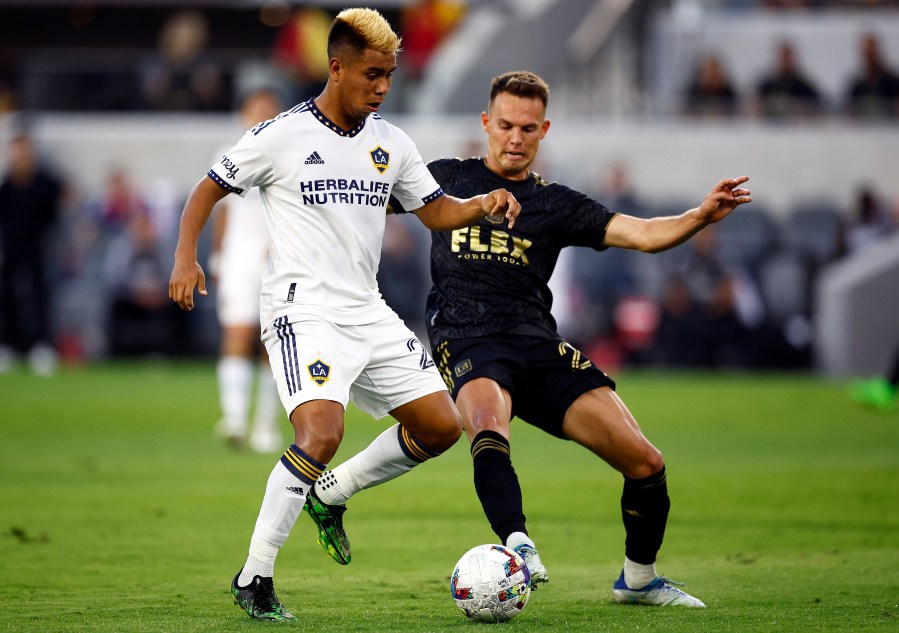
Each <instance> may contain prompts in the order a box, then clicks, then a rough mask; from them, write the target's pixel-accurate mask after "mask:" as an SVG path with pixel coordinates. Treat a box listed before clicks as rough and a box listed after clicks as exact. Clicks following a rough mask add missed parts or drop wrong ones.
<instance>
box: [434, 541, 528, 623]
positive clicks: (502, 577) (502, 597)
mask: <svg viewBox="0 0 899 633" xmlns="http://www.w3.org/2000/svg"><path fill="white" fill-rule="evenodd" d="M450 592H451V593H452V596H453V600H454V601H455V603H456V606H457V607H459V609H461V610H462V612H463V613H464V614H465V615H467V616H468V617H469V618H471V619H472V620H476V621H478V622H506V621H508V620H511V619H512V618H514V617H515V616H517V615H518V614H519V613H521V612H522V610H524V607H525V605H526V604H527V602H528V598H529V597H530V595H531V577H530V574H529V573H528V569H527V567H526V566H525V564H524V559H522V558H521V556H519V555H518V554H517V553H516V552H515V551H514V550H512V549H510V548H508V547H503V546H502V545H478V546H477V547H473V548H471V549H470V550H468V551H467V552H465V553H464V554H463V555H462V558H460V559H459V562H458V563H457V564H456V568H455V569H454V570H453V575H452V578H451V580H450Z"/></svg>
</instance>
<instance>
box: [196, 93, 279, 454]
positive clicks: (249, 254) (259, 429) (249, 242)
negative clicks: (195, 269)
mask: <svg viewBox="0 0 899 633" xmlns="http://www.w3.org/2000/svg"><path fill="white" fill-rule="evenodd" d="M283 109H284V106H283V104H282V103H281V99H280V98H279V96H278V95H277V93H276V92H275V91H274V89H270V88H266V87H260V88H256V89H254V90H251V91H249V92H247V93H246V94H244V95H243V96H242V97H241V99H240V122H241V123H242V125H243V126H244V127H243V129H248V128H251V127H253V126H254V125H256V124H257V123H259V122H261V121H267V120H269V119H272V118H274V117H275V116H277V115H278V113H279V112H281V110H283ZM215 220H216V223H215V227H214V230H215V238H214V240H213V242H214V246H213V253H212V256H211V257H210V262H209V268H210V270H211V272H212V274H213V277H214V278H215V281H216V283H217V288H216V314H217V316H218V320H219V324H220V325H221V328H222V341H221V346H220V350H219V359H218V363H217V366H216V378H217V381H218V391H219V405H220V407H221V411H222V417H221V419H220V420H219V421H218V423H217V424H216V432H217V433H218V434H219V435H220V436H222V437H223V438H224V439H225V440H226V441H228V442H229V443H230V444H233V445H235V446H237V447H241V446H243V445H244V443H248V444H249V446H250V448H251V449H253V450H254V451H256V452H257V453H274V452H277V451H279V450H281V449H282V448H283V447H284V446H283V444H282V439H281V433H280V431H279V430H278V412H279V410H280V407H279V403H278V392H277V388H276V387H275V381H274V379H273V378H272V372H271V369H269V363H268V358H267V355H266V353H265V350H264V348H262V345H261V344H260V341H259V331H260V330H259V295H260V292H261V289H262V276H263V275H264V274H265V270H266V267H267V264H268V250H269V242H270V241H271V240H270V238H269V234H268V227H267V226H266V224H265V218H264V216H263V209H262V196H261V195H260V193H259V190H258V189H251V190H249V191H248V192H247V193H246V196H244V197H240V196H238V195H231V196H228V197H226V198H225V199H224V200H222V201H221V202H220V203H219V204H218V206H217V207H216V211H215ZM254 378H255V381H254ZM254 382H255V383H256V388H255V401H254V398H253V392H254V389H253V383H254ZM251 402H253V404H254V407H253V409H254V410H253V425H252V429H251V430H250V428H249V427H250V423H249V422H250V420H249V418H250V408H251V407H250V404H251Z"/></svg>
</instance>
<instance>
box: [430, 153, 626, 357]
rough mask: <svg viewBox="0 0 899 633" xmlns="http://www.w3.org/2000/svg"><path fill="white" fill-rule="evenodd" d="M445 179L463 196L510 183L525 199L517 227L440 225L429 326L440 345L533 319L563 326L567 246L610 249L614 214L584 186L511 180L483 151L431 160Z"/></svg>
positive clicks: (547, 327) (533, 177)
mask: <svg viewBox="0 0 899 633" xmlns="http://www.w3.org/2000/svg"><path fill="white" fill-rule="evenodd" d="M428 169H430V170H431V173H432V174H433V175H434V178H435V179H436V180H437V182H438V184H440V186H441V187H442V188H443V190H444V191H445V192H446V193H447V194H450V195H453V196H456V197H459V198H470V197H471V196H475V195H480V194H485V193H489V192H491V191H493V190H495V189H499V188H505V189H507V190H508V191H511V192H512V195H514V196H515V198H516V199H517V200H518V202H519V203H520V204H521V214H520V215H519V216H518V218H517V219H516V220H515V227H514V228H513V229H511V230H510V229H509V227H508V223H507V222H503V223H502V224H493V223H491V222H490V221H489V220H487V219H484V220H481V221H480V222H479V223H478V224H475V225H474V226H471V227H468V228H464V229H457V230H455V231H439V232H438V231H432V233H431V278H432V280H433V283H434V285H433V287H432V288H431V292H430V294H429V295H428V304H427V326H428V336H429V337H430V339H431V344H432V345H437V344H438V343H439V342H440V341H444V340H447V339H458V338H472V337H477V336H486V335H488V334H493V333H495V332H501V331H503V330H508V329H511V328H514V327H516V326H521V325H522V324H526V325H527V327H529V328H531V327H533V328H536V329H538V330H542V331H545V332H555V330H556V322H555V319H553V317H552V315H551V314H550V308H551V307H552V293H551V292H550V290H549V286H548V285H547V282H548V281H549V278H550V276H552V272H553V269H554V268H555V266H556V262H557V261H558V259H559V253H560V251H561V250H562V248H564V247H565V246H589V247H591V248H594V249H596V250H603V249H604V248H606V247H605V246H603V243H602V242H603V238H604V237H605V231H606V226H607V225H608V223H609V220H610V219H611V218H612V216H613V215H614V214H613V213H612V212H611V211H609V210H608V209H607V208H606V207H604V206H603V205H601V204H599V203H598V202H596V201H595V200H592V199H590V198H589V197H587V196H585V195H584V194H582V193H578V192H577V191H574V190H572V189H569V188H568V187H565V186H562V185H559V184H557V183H549V182H546V181H544V180H543V179H541V178H540V177H539V176H538V175H537V174H533V173H532V174H530V175H529V176H528V177H527V178H526V179H525V180H521V181H518V180H506V179H505V178H502V177H500V176H498V175H497V174H495V173H494V172H492V171H491V170H490V169H488V168H487V166H486V165H485V164H484V160H483V159H480V158H470V159H467V160H459V159H441V160H436V161H434V162H432V163H430V164H428Z"/></svg>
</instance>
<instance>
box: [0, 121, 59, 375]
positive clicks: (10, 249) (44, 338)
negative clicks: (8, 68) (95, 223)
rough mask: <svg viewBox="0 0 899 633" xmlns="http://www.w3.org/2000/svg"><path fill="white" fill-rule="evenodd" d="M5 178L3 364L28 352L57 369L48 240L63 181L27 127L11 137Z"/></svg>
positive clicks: (0, 253) (1, 209)
mask: <svg viewBox="0 0 899 633" xmlns="http://www.w3.org/2000/svg"><path fill="white" fill-rule="evenodd" d="M8 158H9V161H8V166H7V171H6V174H5V175H4V177H3V182H2V184H0V369H3V368H7V367H8V366H9V364H10V363H11V362H12V359H13V357H14V355H15V354H26V353H27V354H28V359H29V362H30V364H31V367H32V369H33V370H34V371H35V372H36V373H39V374H43V375H46V374H49V373H52V372H53V370H54V369H55V366H56V354H55V351H54V349H53V345H52V337H51V333H50V313H49V307H50V306H49V298H50V293H49V292H48V288H47V263H48V256H49V251H48V241H49V239H50V236H51V233H52V230H53V227H54V225H55V223H56V221H57V217H58V214H59V206H60V200H61V197H62V192H63V187H62V184H61V182H60V180H59V179H58V178H57V177H56V176H55V175H54V174H52V173H51V172H50V171H49V170H48V169H46V168H44V167H43V166H42V165H41V164H40V163H39V161H38V157H37V152H36V149H35V147H34V143H33V141H32V139H31V137H30V136H29V134H28V132H27V131H26V130H17V131H16V132H15V133H14V134H13V136H12V139H11V140H10V143H9V155H8Z"/></svg>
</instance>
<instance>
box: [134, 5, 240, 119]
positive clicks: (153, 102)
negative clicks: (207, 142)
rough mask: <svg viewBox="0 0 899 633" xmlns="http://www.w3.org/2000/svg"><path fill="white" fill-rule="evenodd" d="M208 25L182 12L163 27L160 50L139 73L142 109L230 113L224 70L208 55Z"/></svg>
mask: <svg viewBox="0 0 899 633" xmlns="http://www.w3.org/2000/svg"><path fill="white" fill-rule="evenodd" d="M208 43H209V23H208V21H207V19H206V16H205V15H204V14H203V13H201V12H199V11H196V10H189V9H184V10H179V11H177V12H175V13H173V14H172V15H171V16H169V18H168V19H167V20H166V22H165V23H164V24H163V26H162V30H161V31H160V34H159V50H158V52H157V53H156V54H154V55H153V56H151V57H150V58H148V59H147V60H145V61H144V63H143V64H142V67H141V69H140V94H141V97H142V105H143V107H145V108H149V109H151V110H196V111H227V110H229V109H230V105H231V104H230V95H229V90H228V86H227V85H226V82H225V78H224V76H223V73H222V70H221V68H220V67H219V66H218V64H217V63H216V62H215V60H213V59H212V58H211V57H210V55H209V54H208V53H207V52H206V47H207V45H208Z"/></svg>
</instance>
